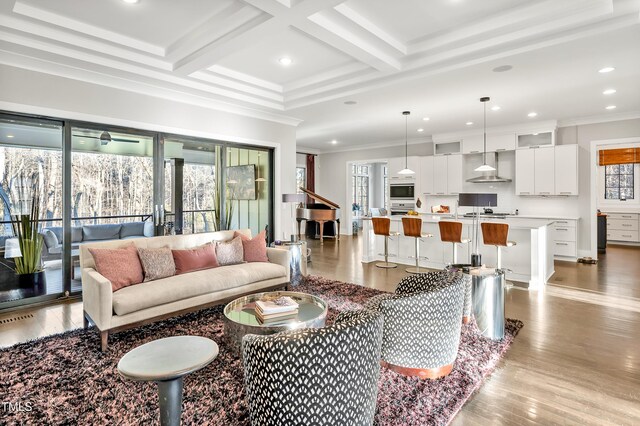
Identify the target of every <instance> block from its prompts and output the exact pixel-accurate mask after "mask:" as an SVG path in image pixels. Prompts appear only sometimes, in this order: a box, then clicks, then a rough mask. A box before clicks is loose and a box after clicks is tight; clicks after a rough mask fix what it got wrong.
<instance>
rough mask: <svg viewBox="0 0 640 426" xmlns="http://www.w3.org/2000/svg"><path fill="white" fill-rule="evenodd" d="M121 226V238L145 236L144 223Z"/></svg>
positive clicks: (130, 223)
mask: <svg viewBox="0 0 640 426" xmlns="http://www.w3.org/2000/svg"><path fill="white" fill-rule="evenodd" d="M121 225H122V227H121V228H120V238H126V237H133V236H136V237H143V236H144V222H128V223H123V224H121Z"/></svg>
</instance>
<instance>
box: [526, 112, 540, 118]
mask: <svg viewBox="0 0 640 426" xmlns="http://www.w3.org/2000/svg"><path fill="white" fill-rule="evenodd" d="M537 116H538V113H537V112H530V113H529V114H527V117H529V118H533V117H537Z"/></svg>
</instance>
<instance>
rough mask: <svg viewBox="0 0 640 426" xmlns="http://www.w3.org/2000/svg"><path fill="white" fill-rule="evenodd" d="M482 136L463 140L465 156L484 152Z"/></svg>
mask: <svg viewBox="0 0 640 426" xmlns="http://www.w3.org/2000/svg"><path fill="white" fill-rule="evenodd" d="M483 139H484V138H483V137H482V135H473V136H468V137H465V138H463V139H462V153H463V154H480V153H482V151H483V150H484V140H483Z"/></svg>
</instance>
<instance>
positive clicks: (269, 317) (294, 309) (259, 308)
mask: <svg viewBox="0 0 640 426" xmlns="http://www.w3.org/2000/svg"><path fill="white" fill-rule="evenodd" d="M297 315H298V304H297V303H296V301H295V300H293V299H292V298H290V297H289V296H282V297H279V298H277V299H273V300H258V301H256V318H257V319H258V320H259V321H260V322H262V323H267V322H268V323H274V322H281V321H286V320H289V319H291V318H295V317H296V316H297Z"/></svg>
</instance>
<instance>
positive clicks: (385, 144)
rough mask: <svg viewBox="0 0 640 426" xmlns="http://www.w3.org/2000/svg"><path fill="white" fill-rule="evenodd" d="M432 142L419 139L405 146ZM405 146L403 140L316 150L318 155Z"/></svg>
mask: <svg viewBox="0 0 640 426" xmlns="http://www.w3.org/2000/svg"><path fill="white" fill-rule="evenodd" d="M431 142H433V140H432V139H431V138H430V137H425V138H419V139H409V141H408V142H407V145H420V144H423V143H431ZM404 144H405V141H404V139H402V140H395V141H389V142H378V143H371V144H366V145H357V146H344V147H335V148H334V149H318V153H319V154H333V153H334V152H349V151H362V150H365V149H376V148H389V147H392V146H402V145H404Z"/></svg>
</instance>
